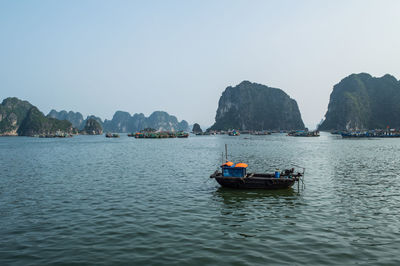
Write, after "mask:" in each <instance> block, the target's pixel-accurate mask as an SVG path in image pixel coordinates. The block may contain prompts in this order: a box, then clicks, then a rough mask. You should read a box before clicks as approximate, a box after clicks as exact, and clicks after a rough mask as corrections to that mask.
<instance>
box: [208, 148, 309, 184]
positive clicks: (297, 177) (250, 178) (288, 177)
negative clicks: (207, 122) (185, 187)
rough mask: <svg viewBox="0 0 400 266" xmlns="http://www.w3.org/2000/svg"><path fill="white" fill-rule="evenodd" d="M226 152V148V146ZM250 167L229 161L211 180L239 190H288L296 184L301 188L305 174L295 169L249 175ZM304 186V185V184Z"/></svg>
mask: <svg viewBox="0 0 400 266" xmlns="http://www.w3.org/2000/svg"><path fill="white" fill-rule="evenodd" d="M225 150H226V146H225ZM247 167H248V165H247V164H245V163H236V164H235V163H233V162H230V161H228V160H227V158H226V161H225V163H223V164H222V165H221V166H220V168H221V171H219V170H216V171H215V172H214V173H213V174H212V175H211V176H210V178H214V179H215V180H216V181H217V182H218V184H220V185H221V186H222V187H228V188H237V189H286V188H290V187H292V186H293V185H294V184H295V183H296V182H297V184H298V188H300V182H302V183H303V178H304V172H305V168H303V172H302V173H300V172H295V170H294V168H291V169H286V170H283V171H280V170H276V171H275V172H274V173H247ZM303 184H304V183H303Z"/></svg>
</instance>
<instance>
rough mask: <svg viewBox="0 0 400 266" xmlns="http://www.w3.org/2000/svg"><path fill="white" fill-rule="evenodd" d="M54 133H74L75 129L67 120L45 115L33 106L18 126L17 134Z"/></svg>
mask: <svg viewBox="0 0 400 266" xmlns="http://www.w3.org/2000/svg"><path fill="white" fill-rule="evenodd" d="M56 133H62V134H64V133H68V134H73V133H76V129H75V128H74V127H73V126H72V124H71V122H69V121H67V120H58V119H55V118H51V117H46V116H44V114H43V113H42V112H40V111H39V109H37V108H36V107H35V106H33V107H32V108H31V109H30V110H29V111H28V113H27V115H26V117H25V119H24V120H23V121H22V123H21V125H20V126H19V128H18V135H19V136H30V137H32V136H35V135H49V134H56Z"/></svg>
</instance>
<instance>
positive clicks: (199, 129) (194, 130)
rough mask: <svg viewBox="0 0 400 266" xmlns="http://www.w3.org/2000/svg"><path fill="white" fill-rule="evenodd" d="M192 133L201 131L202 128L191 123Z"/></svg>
mask: <svg viewBox="0 0 400 266" xmlns="http://www.w3.org/2000/svg"><path fill="white" fill-rule="evenodd" d="M192 132H193V133H203V130H202V129H201V127H200V125H199V124H197V123H195V124H194V125H193V129H192Z"/></svg>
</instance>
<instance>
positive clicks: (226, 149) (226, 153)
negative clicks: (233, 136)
mask: <svg viewBox="0 0 400 266" xmlns="http://www.w3.org/2000/svg"><path fill="white" fill-rule="evenodd" d="M225 159H226V161H228V145H227V144H225Z"/></svg>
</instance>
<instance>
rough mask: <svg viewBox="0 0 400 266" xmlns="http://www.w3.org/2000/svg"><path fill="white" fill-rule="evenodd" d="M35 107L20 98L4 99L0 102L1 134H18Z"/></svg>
mask: <svg viewBox="0 0 400 266" xmlns="http://www.w3.org/2000/svg"><path fill="white" fill-rule="evenodd" d="M32 107H33V105H32V104H30V103H29V102H27V101H21V100H19V99H18V98H15V97H13V98H7V99H4V100H3V102H2V103H1V104H0V135H17V130H18V128H19V126H20V125H21V123H22V121H23V120H24V119H25V117H26V115H27V113H28V112H29V110H30V109H31V108H32Z"/></svg>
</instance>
